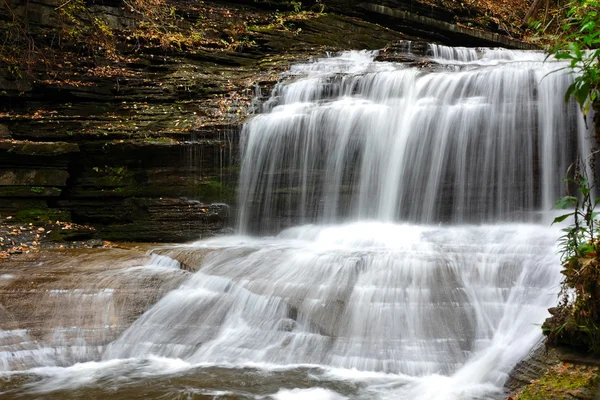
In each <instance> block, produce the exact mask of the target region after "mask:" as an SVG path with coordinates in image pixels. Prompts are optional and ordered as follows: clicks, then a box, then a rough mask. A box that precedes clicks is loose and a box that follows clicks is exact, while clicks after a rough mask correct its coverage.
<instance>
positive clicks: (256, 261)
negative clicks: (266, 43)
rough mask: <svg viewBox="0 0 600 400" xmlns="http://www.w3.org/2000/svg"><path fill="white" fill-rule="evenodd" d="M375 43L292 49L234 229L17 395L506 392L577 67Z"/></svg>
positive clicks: (541, 282)
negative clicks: (130, 388)
mask: <svg viewBox="0 0 600 400" xmlns="http://www.w3.org/2000/svg"><path fill="white" fill-rule="evenodd" d="M408 48H409V49H410V46H408ZM376 56H377V53H375V52H365V51H362V52H348V53H343V54H341V55H338V56H334V57H329V58H325V59H320V60H316V61H314V62H311V63H306V64H302V65H296V66H294V67H292V68H291V69H290V71H289V72H288V73H287V74H286V75H285V76H284V79H283V80H282V82H281V83H279V84H278V85H277V86H276V88H275V90H274V92H273V96H272V97H271V99H270V100H269V101H268V102H267V103H266V104H265V105H264V108H265V113H263V114H261V115H258V116H256V117H254V118H253V119H252V120H250V121H249V122H248V123H247V124H246V126H245V127H244V131H243V143H242V145H243V161H242V170H241V178H240V187H239V189H240V213H239V235H238V236H231V237H222V238H216V239H211V240H205V241H201V242H197V243H193V244H189V245H181V246H178V247H176V248H174V250H173V249H172V250H173V251H175V250H176V254H177V257H178V259H179V258H181V259H184V260H185V262H183V261H182V262H181V264H180V263H178V262H176V261H171V259H169V258H167V257H166V256H165V255H164V254H168V253H164V252H161V254H163V255H162V256H160V257H155V258H154V259H153V262H152V263H151V264H152V265H151V267H152V268H155V269H156V268H159V269H160V270H161V271H163V270H164V271H169V270H173V269H177V268H179V267H181V266H182V265H183V264H185V265H186V269H189V270H192V271H197V272H195V273H193V274H190V275H189V277H188V278H186V279H185V280H184V281H183V283H182V284H181V285H180V286H179V287H178V288H177V289H175V290H172V291H170V292H169V293H168V294H166V295H165V296H164V297H162V299H160V300H159V301H158V302H157V303H156V304H155V305H154V306H153V307H151V308H150V309H149V310H148V311H146V312H145V313H144V314H143V315H142V316H141V317H140V318H138V319H137V320H136V321H135V322H134V323H133V324H132V325H131V326H130V327H129V328H128V329H127V330H125V332H123V333H122V334H121V335H120V337H119V338H118V339H117V340H114V341H112V342H111V343H110V344H107V346H104V347H102V348H101V350H102V354H101V356H99V357H96V358H95V359H93V360H89V362H87V363H83V364H75V365H71V366H69V365H61V366H51V365H38V366H37V367H36V368H34V369H31V370H29V371H26V372H25V374H33V375H35V376H38V377H41V379H40V380H34V381H33V382H29V383H27V384H26V385H24V387H23V388H21V389H18V390H16V389H14V390H13V392H10V391H9V392H7V393H9V394H10V393H20V392H19V390H23V391H24V392H25V393H30V394H31V393H33V394H39V393H49V392H52V391H61V390H72V391H76V390H79V388H81V387H94V385H96V386H97V387H106V386H107V382H109V383H110V384H111V385H113V386H115V387H119V385H124V384H125V383H123V382H133V381H136V380H142V381H144V380H147V381H148V382H149V380H156V382H164V381H160V379H162V378H161V377H162V376H164V375H168V376H169V382H171V383H170V384H168V385H173V383H172V382H174V381H173V380H172V379H174V378H173V376H179V377H183V378H181V379H187V380H185V382H186V383H185V384H186V385H187V386H185V387H186V389H185V393H186V394H187V395H188V397H190V398H191V397H194V396H195V395H198V396H211V398H223V399H225V398H244V399H246V398H248V399H250V398H252V399H274V400H296V399H312V400H319V399H323V400H341V399H353V400H354V399H356V400H358V399H361V400H362V399H365V400H367V399H401V400H408V399H411V400H412V399H420V400H435V399H440V400H442V399H453V400H468V399H493V398H502V396H503V385H504V384H505V382H506V380H507V379H508V376H509V373H510V371H511V369H512V368H513V367H514V366H515V364H516V363H517V362H518V361H520V360H522V359H523V358H525V357H526V356H527V355H528V353H529V352H530V351H531V349H532V348H534V347H535V346H536V345H538V344H539V343H540V341H541V328H540V325H541V323H542V322H543V320H544V319H545V318H546V317H547V315H548V313H547V308H548V307H550V306H552V305H553V304H554V303H555V302H556V296H557V292H558V282H559V280H560V262H559V260H558V257H557V255H556V245H555V242H556V239H557V237H558V236H559V230H558V228H556V227H551V226H550V223H549V222H550V220H551V219H550V217H549V216H547V214H548V212H549V211H550V209H551V205H552V203H553V202H554V200H555V199H556V198H557V197H558V196H559V195H560V194H561V189H560V187H561V176H562V175H563V174H564V172H565V170H566V168H567V166H568V165H569V164H570V163H571V162H572V161H573V159H574V156H575V154H576V153H577V152H583V151H586V149H587V146H589V144H588V142H587V139H586V137H587V132H586V129H585V125H584V123H583V119H582V118H581V115H580V113H579V112H578V110H577V107H576V106H575V105H574V104H568V105H565V103H564V100H563V99H564V96H563V93H564V91H565V90H566V88H567V86H568V85H569V82H570V80H571V79H572V78H571V77H570V76H569V75H567V74H565V73H552V74H549V72H551V71H553V70H556V69H558V68H559V67H560V65H559V64H557V63H555V62H546V63H544V58H545V55H544V54H542V53H538V52H521V51H508V50H502V49H465V48H454V49H453V48H447V47H443V46H434V45H432V46H430V57H429V61H430V62H428V63H426V64H425V65H424V66H423V65H421V66H420V67H411V66H408V65H406V64H404V65H403V64H399V63H392V62H376V61H374V59H375V57H376ZM250 232H262V233H274V234H275V235H274V236H263V237H258V236H254V237H253V236H248V233H250ZM172 254H175V253H172ZM186 254H187V255H188V256H186ZM198 255H201V256H198ZM15 332H16V333H14V335H25V332H24V331H15ZM0 333H1V331H0ZM0 357H1V354H0ZM78 361H81V360H78ZM63 364H64V363H63ZM1 365H2V364H1V363H0V366H1ZM223 371H225V372H223ZM10 374H13V375H14V374H19V373H18V372H14V371H12V372H10ZM182 374H183V375H182ZM186 374H187V375H186ZM192 376H193V377H195V378H194V379H197V380H199V381H198V382H201V383H198V384H197V385H196V386H194V385H193V384H190V383H189V382H191V381H192V378H191V377H192ZM206 376H210V379H211V380H206V379H209V378H205V377H206ZM203 379H204V380H203ZM215 379H216V380H217V381H218V382H219V383H217V384H216V385H215V384H214V382H215ZM239 382H242V384H240V383H239ZM148 385H151V383H148ZM162 385H163V386H160V385H159V383H157V386H155V388H156V389H155V390H156V391H160V390H162V389H163V388H164V387H165V386H164V385H165V383H163V384H162ZM190 385H191V386H194V387H193V388H190ZM109 386H110V385H109ZM98 390H100V389H98ZM140 390H141V389H140ZM61 393H62V392H61ZM74 393H79V392H74ZM179 393H182V392H179ZM0 394H2V393H1V390H0ZM236 396H237V397H236ZM199 398H204V397H199ZM207 398H208V397H207Z"/></svg>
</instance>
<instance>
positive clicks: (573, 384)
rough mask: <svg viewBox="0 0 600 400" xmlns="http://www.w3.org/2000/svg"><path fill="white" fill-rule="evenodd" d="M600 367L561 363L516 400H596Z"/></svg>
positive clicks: (515, 399)
mask: <svg viewBox="0 0 600 400" xmlns="http://www.w3.org/2000/svg"><path fill="white" fill-rule="evenodd" d="M599 373H600V369H599V368H598V367H592V366H585V365H575V364H569V363H561V364H559V365H555V366H554V367H552V368H550V369H549V370H548V372H546V374H545V375H544V376H542V378H540V379H538V380H536V381H533V382H532V383H531V384H530V385H529V386H527V387H526V388H525V389H524V390H523V391H522V392H521V393H520V394H518V395H517V396H516V397H514V398H513V399H514V400H561V399H582V400H586V399H590V400H592V399H594V398H595V395H596V391H597V388H598V384H599V383H600V376H599Z"/></svg>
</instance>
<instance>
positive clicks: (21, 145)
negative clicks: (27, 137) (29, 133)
mask: <svg viewBox="0 0 600 400" xmlns="http://www.w3.org/2000/svg"><path fill="white" fill-rule="evenodd" d="M0 150H5V151H7V152H14V153H16V154H23V155H29V156H57V155H62V154H69V153H77V152H79V146H78V145H77V144H76V143H66V142H28V141H10V142H0Z"/></svg>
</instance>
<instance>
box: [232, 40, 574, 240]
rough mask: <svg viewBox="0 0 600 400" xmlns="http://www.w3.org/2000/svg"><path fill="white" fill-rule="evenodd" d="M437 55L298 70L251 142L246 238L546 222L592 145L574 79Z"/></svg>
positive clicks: (352, 60)
mask: <svg viewBox="0 0 600 400" xmlns="http://www.w3.org/2000/svg"><path fill="white" fill-rule="evenodd" d="M431 53H432V54H433V60H435V61H436V63H435V64H432V65H430V66H428V67H426V68H424V69H418V68H410V67H405V66H403V65H402V64H392V63H378V62H373V58H374V56H375V54H374V53H368V52H362V53H356V52H352V53H345V54H342V55H341V56H339V57H337V58H334V59H326V60H320V61H317V62H315V63H311V64H305V65H301V66H297V67H296V68H295V69H293V70H292V73H294V74H298V75H299V77H298V78H297V79H296V80H293V81H291V82H290V81H287V80H286V81H284V82H282V83H280V84H279V85H278V86H277V87H276V89H275V92H274V95H273V98H272V99H271V101H270V104H271V111H270V113H268V114H263V115H260V116H258V117H256V118H254V119H253V120H252V121H250V122H249V123H248V124H246V126H245V127H244V130H243V136H244V142H245V149H244V150H245V153H244V159H243V162H242V171H241V180H240V182H241V183H240V207H241V211H240V229H241V231H242V232H247V231H249V230H252V229H257V227H258V229H263V230H270V231H277V230H280V229H281V228H284V227H288V226H293V225H297V224H305V223H312V222H321V223H323V222H324V223H336V222H340V221H347V220H363V219H376V220H379V221H398V220H404V221H412V222H417V223H437V222H453V223H466V222H481V221H488V222H494V221H507V220H511V221H533V220H535V218H536V216H535V212H536V211H539V210H549V209H550V208H551V207H552V204H553V202H554V201H555V199H556V198H557V197H558V195H559V194H560V190H559V187H560V186H561V179H560V177H561V176H562V175H563V174H564V172H565V171H566V169H567V167H568V165H569V164H570V163H571V162H572V160H573V159H574V154H576V153H577V152H578V151H585V148H581V147H584V146H586V144H585V142H584V141H580V142H578V140H577V138H578V137H581V138H583V137H585V135H586V131H585V125H584V123H583V119H582V118H581V115H580V114H579V112H578V109H577V106H576V104H574V103H570V104H569V105H568V106H565V104H564V100H563V97H562V96H561V95H560V94H561V93H564V92H565V91H566V89H567V87H568V85H569V84H570V82H571V79H572V78H571V76H570V75H569V74H567V73H564V72H563V73H558V72H556V73H551V72H552V71H554V70H556V69H557V68H558V67H557V64H556V63H553V62H547V63H544V58H545V55H544V54H543V53H539V52H519V51H507V50H489V49H487V50H480V51H477V50H476V49H460V48H457V49H452V48H448V47H444V46H432V51H431ZM437 62H440V63H442V65H441V66H440V65H439V64H438V63H437ZM257 221H260V223H258V222H257Z"/></svg>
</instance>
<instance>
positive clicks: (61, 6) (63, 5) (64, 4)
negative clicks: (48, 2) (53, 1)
mask: <svg viewBox="0 0 600 400" xmlns="http://www.w3.org/2000/svg"><path fill="white" fill-rule="evenodd" d="M72 1H73V0H68V1H67V2H65V3H63V4H61V5H60V6H58V7H56V8H55V9H54V11H57V10H60V9H61V8H63V7H66V6H68V5H69V3H71V2H72Z"/></svg>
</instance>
